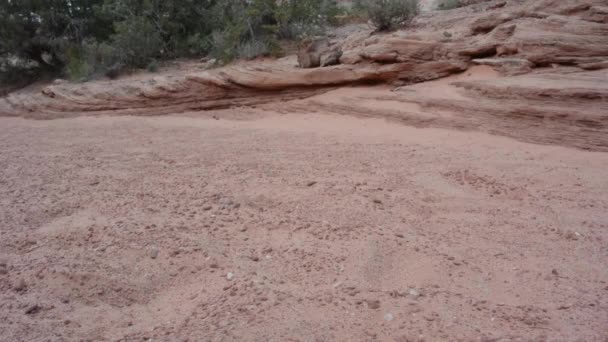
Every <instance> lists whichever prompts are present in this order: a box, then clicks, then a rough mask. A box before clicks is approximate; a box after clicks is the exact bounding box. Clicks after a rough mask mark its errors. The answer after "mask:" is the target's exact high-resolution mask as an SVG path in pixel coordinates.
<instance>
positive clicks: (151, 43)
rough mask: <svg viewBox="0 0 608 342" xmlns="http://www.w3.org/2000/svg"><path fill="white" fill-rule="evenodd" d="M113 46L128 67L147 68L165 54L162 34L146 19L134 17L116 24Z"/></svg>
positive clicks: (111, 39)
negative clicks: (120, 53) (121, 55)
mask: <svg viewBox="0 0 608 342" xmlns="http://www.w3.org/2000/svg"><path fill="white" fill-rule="evenodd" d="M115 32H116V33H115V34H113V35H112V36H111V38H110V41H111V44H112V46H114V47H115V48H116V49H117V50H119V51H121V52H122V54H123V60H122V62H123V63H125V64H126V65H129V66H132V67H136V68H145V67H146V66H147V65H148V64H149V63H150V62H151V61H152V60H154V59H155V58H157V57H161V56H162V55H163V54H164V50H163V49H164V44H163V39H162V37H161V34H160V32H159V31H158V30H157V29H156V27H155V26H154V24H153V23H152V22H151V21H150V20H149V19H148V18H145V17H133V18H130V19H128V20H124V21H121V22H118V23H116V24H115Z"/></svg>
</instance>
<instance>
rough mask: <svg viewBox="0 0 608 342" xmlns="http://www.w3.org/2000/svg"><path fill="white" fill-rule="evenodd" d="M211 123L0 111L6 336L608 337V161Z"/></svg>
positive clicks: (449, 140) (527, 149) (321, 127)
mask: <svg viewBox="0 0 608 342" xmlns="http://www.w3.org/2000/svg"><path fill="white" fill-rule="evenodd" d="M237 112H238V111H237ZM217 114H221V113H217ZM194 115H195V114H194V113H193V114H191V116H194ZM235 117H239V114H235ZM250 117H251V116H250ZM218 119H219V120H215V119H212V118H210V119H202V118H195V117H176V116H172V117H157V118H141V117H140V118H137V117H104V118H91V117H81V118H75V119H62V120H52V121H31V120H24V119H18V118H0V165H3V167H2V168H0V203H1V207H2V210H0V237H1V238H0V308H1V309H0V331H2V334H1V336H0V340H3V341H17V340H28V341H46V340H52V341H62V340H128V341H133V340H144V339H145V340H149V339H153V340H160V341H185V340H189V341H215V340H222V339H229V340H239V341H259V340H269V341H289V340H350V341H362V340H399V341H412V340H414V341H417V340H426V341H438V340H452V341H458V340H460V341H471V340H526V341H527V340H550V341H552V340H566V341H578V340H584V341H601V340H603V339H605V337H606V333H607V331H606V326H607V325H608V314H607V312H608V311H606V309H605V308H606V307H607V306H608V302H607V299H606V298H608V297H607V296H606V293H607V292H606V291H607V290H608V283H607V282H608V272H607V269H606V267H605V265H606V264H607V263H608V259H607V256H606V250H605V248H606V247H605V246H606V241H607V239H608V235H607V232H608V217H607V216H606V214H605V213H606V212H608V197H607V194H608V187H607V184H606V182H605V170H606V168H607V167H608V155H606V154H604V153H593V152H585V151H580V150H575V149H568V148H563V147H552V146H540V145H532V144H526V143H521V142H516V141H514V140H510V139H507V138H501V137H496V136H490V135H486V134H480V133H462V132H457V131H447V130H440V129H416V128H411V127H405V126H402V125H397V124H394V123H390V122H384V121H381V120H377V119H374V120H370V119H366V120H364V119H357V118H352V117H347V116H330V115H318V114H311V113H303V114H300V115H294V114H292V115H277V114H270V113H266V114H265V115H264V116H263V117H259V118H256V119H254V120H246V121H243V120H239V121H232V120H225V119H224V118H223V117H218Z"/></svg>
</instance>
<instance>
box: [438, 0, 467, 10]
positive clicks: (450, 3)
mask: <svg viewBox="0 0 608 342" xmlns="http://www.w3.org/2000/svg"><path fill="white" fill-rule="evenodd" d="M462 6H463V3H462V2H461V1H460V0H440V1H439V3H438V4H437V9H438V10H442V11H443V10H451V9H454V8H458V7H462Z"/></svg>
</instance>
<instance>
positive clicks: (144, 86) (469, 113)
mask: <svg viewBox="0 0 608 342" xmlns="http://www.w3.org/2000/svg"><path fill="white" fill-rule="evenodd" d="M607 8H608V6H606V3H605V0H575V1H567V2H564V1H557V0H541V1H538V0H526V1H523V0H503V1H497V0H494V1H473V4H471V5H470V6H466V7H462V8H459V9H455V10H450V11H431V12H428V13H425V14H422V15H420V16H419V17H418V18H416V19H415V20H414V21H413V23H412V25H411V27H409V28H408V29H405V30H401V31H397V32H393V33H387V34H374V33H373V32H372V30H371V29H369V30H357V31H356V32H351V34H350V35H348V37H340V38H339V39H335V38H334V40H333V42H330V41H329V40H327V39H325V40H317V41H314V42H312V43H311V44H310V45H309V46H307V48H306V49H305V50H303V51H301V52H300V54H299V55H298V56H290V57H286V58H282V59H278V60H271V61H264V62H259V61H255V62H241V63H235V64H233V65H230V66H227V67H223V68H219V69H212V70H201V69H199V70H192V68H191V69H188V70H180V71H179V72H175V71H173V72H170V73H166V74H160V75H158V74H157V75H153V76H150V75H148V76H131V77H127V78H123V79H119V80H112V81H97V82H89V83H85V84H63V83H62V84H51V85H49V86H46V87H43V88H42V89H35V88H29V89H25V90H22V91H18V92H13V93H10V94H8V95H7V96H5V97H3V98H2V99H0V115H12V116H24V117H30V118H46V119H50V118H57V117H68V116H78V115H108V114H110V115H119V114H132V115H160V114H166V113H176V112H185V111H194V110H208V109H215V108H226V107H231V106H247V105H257V104H263V103H272V102H279V101H280V102H282V103H284V102H285V101H287V100H294V99H302V98H307V97H311V96H313V95H318V94H320V93H324V92H327V91H330V90H332V89H335V88H336V87H338V86H345V85H362V84H370V83H388V84H399V85H407V84H414V83H419V82H424V81H429V80H434V79H438V78H443V77H446V76H449V75H451V74H455V73H460V72H463V71H464V70H467V69H468V68H470V67H471V66H474V65H483V66H490V67H492V68H494V69H496V70H498V71H499V72H500V74H501V75H497V77H493V78H492V79H486V80H484V81H479V82H477V81H474V82H473V81H467V82H468V83H459V84H453V85H449V87H448V88H446V89H450V91H451V92H452V93H454V94H458V96H457V97H450V96H447V97H446V96H445V94H444V92H443V90H441V89H431V88H428V89H426V91H425V92H424V93H423V94H417V89H418V88H419V87H417V86H413V88H402V89H401V91H399V92H394V93H391V94H392V95H391V96H397V95H396V94H402V95H403V94H417V95H415V96H410V97H408V96H399V99H398V102H397V103H393V106H392V107H390V108H387V107H386V106H384V107H381V108H382V109H381V110H377V109H376V110H373V108H372V112H374V113H375V115H380V116H391V115H390V114H387V113H390V112H403V113H405V112H407V111H404V108H408V106H409V105H404V103H407V104H420V103H423V105H424V107H425V108H427V111H428V113H427V114H425V116H426V117H428V116H437V118H435V119H433V120H426V121H425V122H427V123H428V124H426V125H432V126H434V125H438V126H449V124H447V123H445V120H446V118H445V116H443V117H442V116H441V115H438V114H437V113H436V112H433V111H443V110H445V111H448V110H450V111H451V113H452V114H451V115H450V117H451V118H452V119H453V118H463V117H468V118H469V119H467V120H468V122H469V123H470V122H473V121H475V122H479V123H478V124H464V125H461V126H458V127H457V128H461V127H462V128H466V129H482V127H486V126H487V127H490V126H492V125H493V124H490V123H488V122H482V121H483V120H486V119H488V117H489V115H490V113H493V114H492V118H494V119H492V120H490V121H491V122H495V123H496V124H498V123H499V122H500V123H501V125H502V124H503V123H504V124H505V126H504V127H503V128H501V129H498V128H492V129H490V128H487V129H485V130H487V131H490V132H498V133H499V134H505V135H510V136H514V137H516V138H517V137H518V135H522V130H519V132H512V133H509V132H506V131H507V130H508V129H510V128H508V127H511V128H512V127H520V126H525V125H527V124H529V123H530V122H534V123H535V124H534V127H535V129H536V130H537V131H536V132H534V133H532V132H531V133H530V136H527V135H525V134H523V135H522V136H521V137H519V138H521V139H523V140H530V141H538V142H545V143H561V144H566V145H569V146H577V147H581V148H588V149H593V150H606V149H608V139H604V138H603V137H602V136H608V134H605V130H606V121H605V118H604V117H605V116H606V115H608V104H607V100H606V96H605V94H606V91H607V89H608V81H606V79H607V77H606V72H605V69H606V68H607V66H608V64H607V63H608V24H607V20H606V19H607V15H608V14H607V13H608V10H607ZM336 41H337V42H339V43H338V44H336V43H335V42H336ZM336 63H340V64H339V65H333V64H336ZM300 66H301V67H300ZM318 66H325V67H323V68H317V67H318ZM471 82H472V83H471ZM442 84H443V83H442ZM548 86H551V87H553V88H551V87H548ZM442 89H443V88H442ZM322 98H324V99H326V100H327V97H322ZM317 102H318V101H317ZM333 102H335V101H333ZM333 102H332V101H328V103H326V104H324V105H323V107H324V108H325V110H327V111H330V112H331V111H341V110H340V109H339V108H338V109H335V108H332V107H331V105H330V103H333ZM364 107H365V106H364ZM431 107H432V109H431ZM456 110H457V111H458V112H457V113H456V112H455V111H456ZM355 112H356V111H355ZM400 115H401V116H403V118H402V120H403V121H404V122H408V123H412V122H416V117H415V116H411V117H409V116H408V115H411V113H410V114H407V115H406V114H400ZM448 121H449V120H448ZM431 122H432V123H431ZM547 122H551V123H552V124H551V125H547ZM573 123H574V124H573ZM492 127H493V126H492ZM524 131H525V130H524ZM565 132H567V133H565ZM566 135H567V136H566Z"/></svg>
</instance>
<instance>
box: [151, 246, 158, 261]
mask: <svg viewBox="0 0 608 342" xmlns="http://www.w3.org/2000/svg"><path fill="white" fill-rule="evenodd" d="M158 253H159V250H158V247H152V248H151V249H150V258H152V259H156V258H157V257H158Z"/></svg>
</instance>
